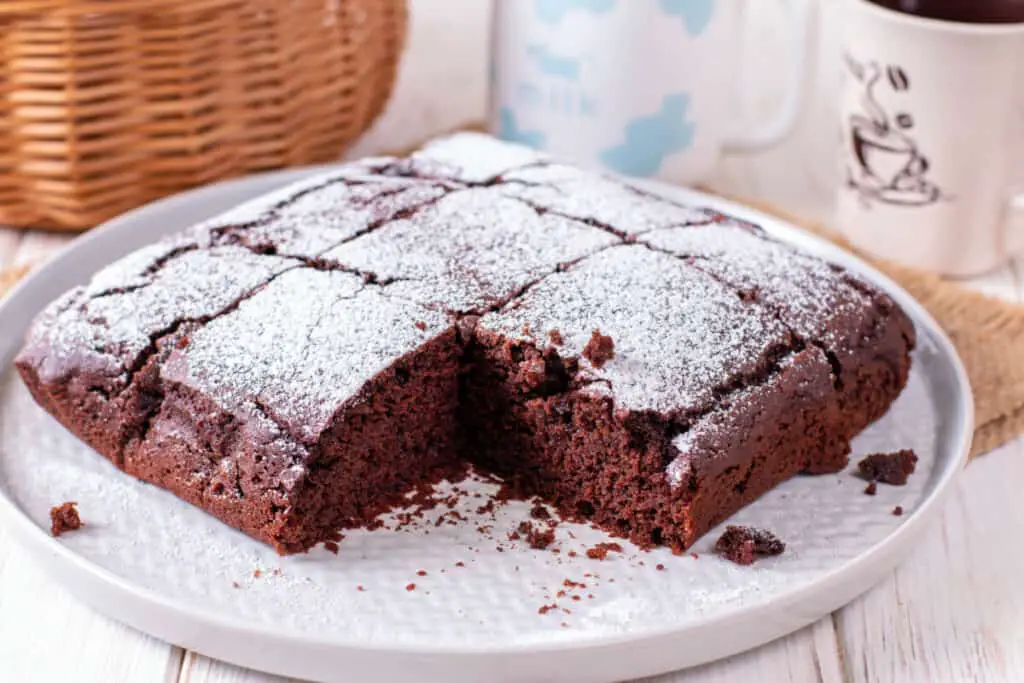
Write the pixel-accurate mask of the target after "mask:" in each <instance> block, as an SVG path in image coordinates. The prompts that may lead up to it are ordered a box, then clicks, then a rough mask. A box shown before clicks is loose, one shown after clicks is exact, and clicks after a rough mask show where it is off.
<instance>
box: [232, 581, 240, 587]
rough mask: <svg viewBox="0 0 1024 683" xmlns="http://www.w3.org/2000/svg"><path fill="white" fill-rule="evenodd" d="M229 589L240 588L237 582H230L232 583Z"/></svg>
mask: <svg viewBox="0 0 1024 683" xmlns="http://www.w3.org/2000/svg"><path fill="white" fill-rule="evenodd" d="M231 587H232V588H241V586H240V585H239V584H238V582H237V581H232V582H231Z"/></svg>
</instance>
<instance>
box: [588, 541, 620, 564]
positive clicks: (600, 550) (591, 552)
mask: <svg viewBox="0 0 1024 683" xmlns="http://www.w3.org/2000/svg"><path fill="white" fill-rule="evenodd" d="M621 552H622V546H621V545H619V544H618V543H598V544H597V545H595V546H594V547H593V548H587V557H589V558H590V559H592V560H603V559H604V558H606V557H608V553H621Z"/></svg>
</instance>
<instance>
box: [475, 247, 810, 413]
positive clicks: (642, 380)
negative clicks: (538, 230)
mask: <svg viewBox="0 0 1024 683" xmlns="http://www.w3.org/2000/svg"><path fill="white" fill-rule="evenodd" d="M480 326H481V327H482V328H483V329H487V330H492V331H496V332H500V333H502V334H504V335H507V336H509V337H512V338H519V339H527V340H530V341H533V342H534V343H536V344H538V345H539V346H542V347H543V346H547V334H548V332H549V331H550V330H555V329H557V330H559V331H560V332H561V334H562V337H563V338H564V341H565V343H564V344H563V345H562V346H559V347H557V349H558V352H559V353H560V354H561V355H563V356H564V357H572V356H582V352H583V349H584V347H585V346H586V344H587V342H588V341H589V340H590V337H591V335H592V333H593V330H595V329H597V330H600V332H601V333H602V334H605V335H609V336H610V337H611V338H612V340H613V342H614V344H615V357H614V358H612V359H610V360H608V361H607V362H606V363H604V365H603V366H602V367H601V368H595V367H593V366H592V365H591V364H590V363H589V362H588V361H587V360H586V359H585V358H584V359H582V360H581V361H580V362H581V365H582V366H583V367H584V369H585V372H586V375H587V376H589V377H592V378H595V379H602V380H605V381H607V382H608V384H609V385H610V387H611V394H612V396H614V398H615V401H616V406H617V407H618V408H624V409H630V410H655V411H664V412H668V413H676V414H679V413H687V412H690V411H699V410H702V409H704V408H706V407H707V406H708V405H709V404H711V403H712V401H713V400H714V399H713V394H714V388H715V387H716V386H721V385H724V384H726V383H727V382H728V381H729V380H730V379H731V378H733V377H735V376H736V375H740V376H744V375H754V374H756V373H758V372H760V371H761V370H763V369H764V367H765V366H766V364H767V362H768V361H767V355H768V353H769V352H770V351H771V350H772V349H773V348H775V349H781V348H785V347H787V346H788V345H789V343H790V335H789V334H788V332H787V330H786V329H785V328H784V327H783V325H782V324H781V323H779V322H778V321H776V320H774V319H773V318H771V317H770V316H767V315H765V314H764V313H763V312H762V311H761V310H760V309H758V308H757V307H755V306H751V305H749V304H748V303H745V302H743V301H741V300H740V298H739V296H738V295H737V294H736V293H735V292H734V291H732V290H731V289H729V288H727V287H726V286H724V285H722V284H720V283H719V282H717V281H716V280H714V279H713V278H711V277H709V276H707V275H705V274H703V273H701V272H698V271H696V270H693V269H691V268H688V267H686V266H685V264H683V263H681V262H680V261H679V260H678V259H676V258H674V257H672V256H668V255H665V254H660V253H657V252H653V251H651V250H649V249H647V248H645V247H642V246H620V247H613V248H610V249H606V250H604V251H602V252H599V253H598V254H596V255H594V256H591V257H589V258H587V259H585V260H584V261H582V262H581V263H579V264H577V265H576V266H573V267H572V268H570V269H569V270H568V271H567V272H565V273H558V274H555V275H552V276H551V277H549V278H547V279H545V280H544V281H542V282H541V283H540V284H538V285H537V286H536V287H533V288H532V289H530V290H529V291H528V292H527V293H526V294H525V295H524V296H523V297H522V298H521V299H519V300H517V301H516V302H514V304H513V305H511V306H509V307H507V308H506V309H505V310H503V311H502V312H500V313H496V314H491V315H487V316H484V317H483V318H482V319H481V321H480ZM524 329H526V330H528V332H524Z"/></svg>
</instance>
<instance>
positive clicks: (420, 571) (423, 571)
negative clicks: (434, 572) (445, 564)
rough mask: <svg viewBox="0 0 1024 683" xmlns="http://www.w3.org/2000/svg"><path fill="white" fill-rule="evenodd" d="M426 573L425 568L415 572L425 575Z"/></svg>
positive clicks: (417, 574)
mask: <svg viewBox="0 0 1024 683" xmlns="http://www.w3.org/2000/svg"><path fill="white" fill-rule="evenodd" d="M426 575H427V571H426V570H425V569H421V570H419V571H418V572H416V576H426Z"/></svg>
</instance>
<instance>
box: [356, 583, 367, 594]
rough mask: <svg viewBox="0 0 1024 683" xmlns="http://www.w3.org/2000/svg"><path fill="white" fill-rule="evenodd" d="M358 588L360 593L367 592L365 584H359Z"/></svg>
mask: <svg viewBox="0 0 1024 683" xmlns="http://www.w3.org/2000/svg"><path fill="white" fill-rule="evenodd" d="M356 590H357V591H359V592H360V593H365V592H366V589H365V588H363V584H359V585H358V586H356Z"/></svg>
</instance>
